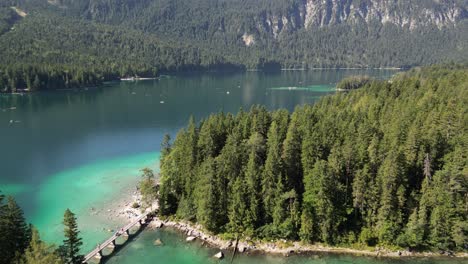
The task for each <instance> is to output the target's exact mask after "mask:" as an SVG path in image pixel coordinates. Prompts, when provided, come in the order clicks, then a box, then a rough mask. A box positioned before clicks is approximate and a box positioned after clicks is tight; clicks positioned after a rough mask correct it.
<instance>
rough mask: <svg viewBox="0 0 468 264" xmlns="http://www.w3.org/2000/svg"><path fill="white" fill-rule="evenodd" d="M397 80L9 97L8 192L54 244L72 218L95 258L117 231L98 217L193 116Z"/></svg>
mask: <svg viewBox="0 0 468 264" xmlns="http://www.w3.org/2000/svg"><path fill="white" fill-rule="evenodd" d="M394 73H395V71H379V70H373V71H372V70H370V71H362V70H324V71H307V72H300V71H291V72H282V73H279V74H263V73H257V72H249V73H243V74H202V75H200V74H190V75H183V76H177V77H174V76H170V77H164V78H162V79H161V80H154V81H153V80H151V81H140V82H121V83H113V84H108V85H106V86H105V87H101V88H97V89H87V90H79V91H57V92H42V93H35V94H28V95H24V96H20V95H0V165H1V166H0V167H1V170H0V190H1V191H2V192H3V193H6V194H10V195H14V196H15V198H16V199H17V200H18V202H19V203H20V205H21V206H22V207H23V209H24V211H25V215H26V216H27V218H28V220H29V221H31V222H32V223H33V224H35V225H37V226H38V227H39V228H40V230H41V233H42V234H43V236H44V238H46V240H48V241H52V242H55V243H59V242H60V241H61V240H62V236H61V228H62V227H61V220H62V214H63V211H64V210H65V208H70V209H72V210H73V211H74V212H75V213H76V214H77V216H78V218H79V226H80V229H81V230H82V235H83V238H84V241H85V245H86V246H85V250H86V249H89V248H91V247H93V246H95V245H96V244H97V243H99V242H100V241H101V240H103V239H104V238H105V237H106V236H107V235H108V233H106V232H105V231H104V230H102V228H112V226H113V225H115V223H113V221H112V220H106V219H98V218H96V217H93V215H92V213H91V212H90V210H91V208H92V207H95V208H99V207H103V206H104V205H105V204H106V203H109V202H110V201H113V200H114V199H115V198H116V197H118V196H119V194H120V193H121V192H122V191H123V189H124V188H125V186H134V185H135V182H136V181H137V180H138V170H139V169H141V168H143V167H145V166H150V167H153V168H157V166H158V165H157V160H158V158H157V157H158V153H157V151H158V150H159V146H160V143H161V139H162V137H163V135H164V134H166V133H169V134H171V135H175V133H176V132H177V130H178V129H180V128H181V127H182V126H184V125H185V124H186V122H187V121H188V119H189V117H190V116H191V115H193V116H194V117H195V118H196V119H197V120H199V119H200V118H203V117H206V116H207V115H209V114H210V113H212V112H217V111H219V110H223V111H225V112H237V111H238V110H239V108H240V107H243V108H244V109H248V108H250V106H251V105H253V104H263V105H266V106H267V107H268V108H269V109H278V108H286V109H288V110H293V109H294V107H295V106H297V105H301V104H306V103H313V102H315V101H316V100H318V99H319V98H320V97H322V96H324V95H327V94H330V93H334V91H333V89H332V88H333V87H334V84H335V83H337V82H338V81H339V80H341V79H342V78H343V77H345V76H347V75H355V74H367V75H371V76H376V77H379V78H388V77H389V76H391V75H393V74H394ZM282 87H287V89H284V88H282ZM289 87H295V89H289ZM278 88H280V89H278ZM144 234H145V235H146V232H145V233H144ZM129 254H130V255H131V253H129ZM164 254H166V253H164ZM167 254H170V253H167ZM160 257H163V256H160ZM204 259H205V260H206V258H204ZM119 263H120V262H119ZM121 263H126V262H121ZM128 263H137V262H128ZM180 263H183V262H180ZM187 263H191V262H187Z"/></svg>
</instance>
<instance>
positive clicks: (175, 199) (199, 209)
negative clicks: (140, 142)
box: [160, 66, 468, 251]
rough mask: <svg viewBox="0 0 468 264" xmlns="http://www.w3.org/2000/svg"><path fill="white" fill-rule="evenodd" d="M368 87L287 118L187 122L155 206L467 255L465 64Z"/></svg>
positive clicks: (292, 233)
mask: <svg viewBox="0 0 468 264" xmlns="http://www.w3.org/2000/svg"><path fill="white" fill-rule="evenodd" d="M363 85H364V86H363V87H362V88H360V89H357V90H353V91H351V92H348V93H338V94H336V95H332V96H328V97H325V98H323V99H322V100H320V101H319V102H318V103H316V104H315V105H306V106H302V107H298V108H297V109H296V110H295V111H294V112H293V113H292V114H290V115H289V114H288V113H287V112H286V111H285V110H277V111H273V112H269V111H267V110H266V109H265V108H264V107H261V106H254V107H252V109H251V110H250V111H249V112H244V111H240V112H239V113H238V114H237V115H235V116H234V115H231V114H225V113H219V114H213V115H211V116H209V117H207V118H206V119H204V120H202V121H201V122H200V123H199V124H198V125H195V124H194V122H193V120H191V121H190V124H189V126H188V127H187V128H185V129H182V130H181V131H180V132H179V133H178V134H177V137H176V138H175V140H174V142H173V143H172V144H169V139H168V138H166V140H165V147H164V149H163V155H162V156H161V196H160V204H161V214H162V215H176V217H179V218H183V219H187V220H191V221H194V222H198V223H201V224H202V225H203V226H204V227H205V228H206V229H208V230H209V231H212V232H215V233H227V234H233V235H235V234H237V235H241V236H250V237H251V236H254V237H258V238H288V239H294V240H295V239H301V240H303V241H307V242H311V243H313V242H324V243H327V244H332V245H333V244H346V245H350V244H355V243H356V244H363V245H369V246H372V245H376V244H380V245H384V246H395V245H396V246H401V247H410V248H415V249H436V250H437V249H441V250H448V249H450V250H461V251H466V250H467V247H468V237H467V232H468V229H467V228H468V226H467V221H468V219H467V215H468V212H467V207H466V204H467V203H468V200H467V197H468V196H467V194H468V171H467V168H468V164H467V161H468V160H467V158H466V157H467V153H466V150H467V149H468V148H467V147H468V146H467V145H466V144H467V137H468V134H467V128H468V124H467V120H466V116H467V114H468V113H467V112H468V108H467V105H468V97H467V96H468V94H467V93H466V89H467V87H468V69H467V68H466V67H462V66H444V67H431V68H425V69H419V68H416V69H414V70H411V71H409V72H407V73H402V74H400V75H397V76H396V77H394V78H393V79H392V80H390V81H368V82H365V83H364V84H363Z"/></svg>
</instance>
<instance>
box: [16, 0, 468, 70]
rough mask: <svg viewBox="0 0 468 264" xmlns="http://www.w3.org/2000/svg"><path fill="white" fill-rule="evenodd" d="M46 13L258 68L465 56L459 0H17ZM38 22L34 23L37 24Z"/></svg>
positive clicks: (467, 22) (463, 6)
mask: <svg viewBox="0 0 468 264" xmlns="http://www.w3.org/2000/svg"><path fill="white" fill-rule="evenodd" d="M16 4H18V5H19V6H21V7H22V8H24V9H26V10H29V11H31V12H36V13H44V12H48V13H52V14H54V15H55V16H58V17H62V18H63V19H64V20H69V19H70V18H73V19H78V20H83V21H87V22H92V23H98V24H107V25H108V26H112V27H118V28H119V29H120V30H123V31H125V30H136V31H137V32H140V33H141V34H145V36H151V37H156V38H158V39H162V40H164V41H169V42H172V43H178V44H180V43H183V45H186V44H187V43H190V45H191V46H193V47H197V48H198V49H207V50H209V51H210V53H212V52H214V53H216V54H218V56H219V57H220V58H221V60H222V61H224V62H230V63H235V64H243V65H245V66H246V67H248V68H258V67H261V65H262V64H263V63H264V62H265V61H270V62H275V63H278V64H280V65H281V66H282V67H286V68H303V67H392V66H411V65H422V64H432V63H439V62H446V61H465V60H466V59H467V58H468V51H467V50H466V43H468V34H467V33H466V32H468V19H467V18H468V15H467V14H468V13H467V6H468V5H467V1H466V0H458V1H457V0H448V1H438V0H434V1H432V0H413V1H398V0H381V1H377V0H286V1H284V0H268V1H267V0H256V1H251V0H134V1H125V0H116V1H109V0H79V1H74V0H19V2H16ZM38 26H40V25H38Z"/></svg>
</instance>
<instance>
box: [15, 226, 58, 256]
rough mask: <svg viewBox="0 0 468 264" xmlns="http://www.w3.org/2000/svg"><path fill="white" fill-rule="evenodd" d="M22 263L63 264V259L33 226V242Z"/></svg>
mask: <svg viewBox="0 0 468 264" xmlns="http://www.w3.org/2000/svg"><path fill="white" fill-rule="evenodd" d="M21 263H22V264H62V263H63V261H62V259H60V257H59V256H58V255H57V254H56V253H55V252H54V248H53V247H52V246H49V245H47V244H46V243H45V242H43V241H41V239H40V236H39V231H37V229H35V228H32V230H31V243H30V244H29V247H28V248H27V250H26V252H25V255H24V258H23V260H22V262H21Z"/></svg>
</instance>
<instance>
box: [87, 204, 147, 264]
mask: <svg viewBox="0 0 468 264" xmlns="http://www.w3.org/2000/svg"><path fill="white" fill-rule="evenodd" d="M149 213H150V212H145V213H143V214H142V215H140V216H139V217H138V218H136V219H135V220H133V221H132V222H131V223H128V224H127V225H126V226H124V227H122V228H120V229H119V230H117V232H115V233H114V234H113V235H112V236H111V237H110V238H109V239H107V240H106V241H104V242H103V243H101V244H99V245H98V246H97V247H96V248H95V249H94V250H93V251H91V252H89V253H88V254H87V255H86V256H85V257H84V260H83V263H88V262H89V261H90V260H91V259H92V258H96V259H98V260H100V259H101V258H102V251H103V250H104V249H105V248H111V249H114V248H115V240H117V238H119V237H120V236H126V237H128V236H129V235H130V233H129V230H130V228H132V227H134V226H138V227H139V228H140V227H141V226H143V225H145V224H146V223H147V220H148V215H149Z"/></svg>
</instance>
